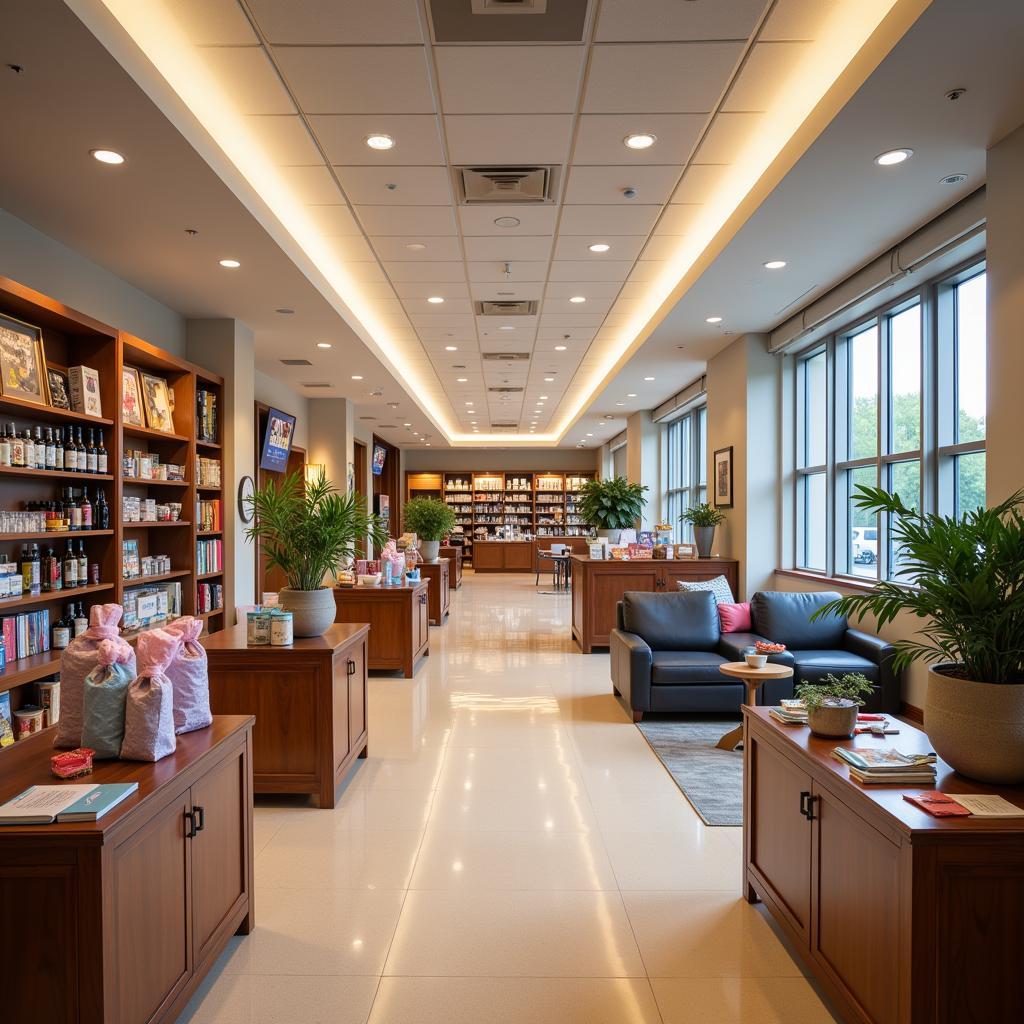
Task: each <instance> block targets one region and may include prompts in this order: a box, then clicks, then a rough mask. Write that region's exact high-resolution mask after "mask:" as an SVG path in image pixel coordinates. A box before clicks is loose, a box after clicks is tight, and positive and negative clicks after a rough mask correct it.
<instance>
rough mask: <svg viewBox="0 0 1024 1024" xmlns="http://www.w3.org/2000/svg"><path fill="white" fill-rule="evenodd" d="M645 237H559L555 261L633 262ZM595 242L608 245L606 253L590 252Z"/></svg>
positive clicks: (556, 243)
mask: <svg viewBox="0 0 1024 1024" xmlns="http://www.w3.org/2000/svg"><path fill="white" fill-rule="evenodd" d="M646 241H647V238H646V236H645V235H600V236H596V237H590V236H589V235H560V236H559V237H558V240H557V241H556V242H555V259H556V260H594V261H596V262H598V263H601V262H603V263H607V262H608V261H609V260H634V259H636V258H637V256H639V255H640V250H641V249H642V248H643V245H644V242H646ZM595 242H600V243H603V244H604V245H610V246H611V248H610V249H609V250H608V251H607V252H591V251H590V246H591V245H593V244H594V243H595Z"/></svg>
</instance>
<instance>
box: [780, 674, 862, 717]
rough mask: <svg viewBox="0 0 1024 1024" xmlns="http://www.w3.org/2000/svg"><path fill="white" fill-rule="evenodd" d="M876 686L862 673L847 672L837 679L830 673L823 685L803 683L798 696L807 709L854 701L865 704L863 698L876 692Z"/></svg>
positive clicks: (799, 687)
mask: <svg viewBox="0 0 1024 1024" xmlns="http://www.w3.org/2000/svg"><path fill="white" fill-rule="evenodd" d="M874 689H875V687H874V684H873V683H872V682H871V680H870V679H868V677H867V676H866V675H863V674H862V673H861V672H847V673H846V674H845V675H844V676H842V677H841V678H839V679H837V678H836V677H835V676H834V675H832V673H831V672H830V673H829V674H828V675H827V676H825V680H824V682H821V683H801V684H800V685H799V686H798V687H797V688H796V691H795V692H796V695H797V697H799V698H800V700H802V701H803V702H804V704H806V705H807V709H808V710H810V709H811V708H821V707H829V706H830V705H832V706H835V705H836V704H837V703H838V702H839V701H843V700H852V701H856V703H858V704H863V703H864V701H863V700H862V699H861V698H862V697H867V696H868V695H869V694H871V693H873V692H874Z"/></svg>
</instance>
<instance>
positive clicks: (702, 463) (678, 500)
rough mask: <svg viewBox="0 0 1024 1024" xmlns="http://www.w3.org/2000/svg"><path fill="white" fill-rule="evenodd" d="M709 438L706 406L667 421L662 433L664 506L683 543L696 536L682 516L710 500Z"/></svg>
mask: <svg viewBox="0 0 1024 1024" xmlns="http://www.w3.org/2000/svg"><path fill="white" fill-rule="evenodd" d="M707 440H708V410H707V406H704V405H702V406H700V407H699V408H697V409H691V410H690V411H689V412H688V413H686V414H685V415H684V416H680V417H679V419H677V420H673V421H672V422H671V423H668V424H666V425H665V428H664V433H663V434H662V444H663V453H664V456H663V469H664V472H663V479H664V481H665V500H664V506H663V507H664V509H665V514H666V521H667V522H669V523H671V524H672V528H673V529H674V530H675V531H676V536H677V537H679V538H681V541H682V542H683V543H685V542H687V541H690V540H692V539H693V538H692V531H691V529H690V527H689V526H687V525H684V524H682V523H680V522H679V517H680V516H681V515H682V514H683V512H684V511H685V510H686V509H688V508H690V507H691V506H692V505H699V504H700V503H701V502H704V501H707V500H708V468H707Z"/></svg>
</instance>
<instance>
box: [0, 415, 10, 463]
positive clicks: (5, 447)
mask: <svg viewBox="0 0 1024 1024" xmlns="http://www.w3.org/2000/svg"><path fill="white" fill-rule="evenodd" d="M10 464H11V439H10V438H9V437H8V436H7V425H6V424H4V426H3V427H0V466H9V465H10Z"/></svg>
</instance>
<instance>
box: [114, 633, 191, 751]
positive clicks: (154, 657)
mask: <svg viewBox="0 0 1024 1024" xmlns="http://www.w3.org/2000/svg"><path fill="white" fill-rule="evenodd" d="M180 644H181V638H180V637H177V636H171V634H170V633H165V632H164V631H163V630H162V629H152V630H150V631H149V632H148V633H143V634H142V636H140V637H139V675H138V678H137V679H136V680H135V681H134V682H133V683H132V685H131V686H130V687H128V703H127V707H126V708H125V716H124V743H123V744H121V756H122V757H123V758H126V759H127V760H129V761H159V760H160V758H162V757H166V756H167V755H168V754H173V753H174V748H175V747H176V746H177V745H178V741H177V738H176V737H175V735H174V691H173V689H172V687H171V681H170V679H168V678H167V669H168V667H169V666H170V664H171V661H172V660H173V658H174V654H175V651H176V650H177V649H178V647H179V645H180Z"/></svg>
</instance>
